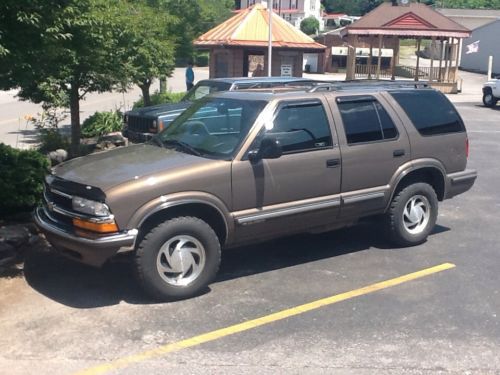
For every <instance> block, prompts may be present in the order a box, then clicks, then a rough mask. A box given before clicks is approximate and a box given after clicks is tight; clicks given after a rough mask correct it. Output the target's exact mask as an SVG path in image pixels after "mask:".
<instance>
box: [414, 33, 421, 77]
mask: <svg viewBox="0 0 500 375" xmlns="http://www.w3.org/2000/svg"><path fill="white" fill-rule="evenodd" d="M420 42H421V39H420V38H417V66H416V67H415V81H418V71H419V69H420Z"/></svg>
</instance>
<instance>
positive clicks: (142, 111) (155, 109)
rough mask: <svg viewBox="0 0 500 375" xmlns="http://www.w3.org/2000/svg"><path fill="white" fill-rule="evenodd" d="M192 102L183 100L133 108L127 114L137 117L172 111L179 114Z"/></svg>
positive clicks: (157, 115) (154, 116)
mask: <svg viewBox="0 0 500 375" xmlns="http://www.w3.org/2000/svg"><path fill="white" fill-rule="evenodd" d="M190 105H191V102H189V101H182V102H179V103H167V104H158V105H154V106H151V107H142V108H137V109H133V110H131V111H128V112H127V113H126V115H127V116H137V117H152V118H157V117H160V116H162V115H166V114H169V113H170V112H172V111H175V112H178V113H179V114H180V113H181V112H182V111H183V110H184V109H186V108H187V107H189V106H190Z"/></svg>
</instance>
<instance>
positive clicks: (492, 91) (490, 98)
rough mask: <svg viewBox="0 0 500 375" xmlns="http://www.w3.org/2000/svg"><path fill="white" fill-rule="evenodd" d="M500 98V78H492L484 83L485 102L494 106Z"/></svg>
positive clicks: (486, 104) (487, 105)
mask: <svg viewBox="0 0 500 375" xmlns="http://www.w3.org/2000/svg"><path fill="white" fill-rule="evenodd" d="M499 100H500V79H499V78H497V79H491V80H489V81H488V82H486V83H485V84H484V85H483V104H484V105H485V106H486V107H491V108H492V107H494V106H496V105H497V103H498V101H499Z"/></svg>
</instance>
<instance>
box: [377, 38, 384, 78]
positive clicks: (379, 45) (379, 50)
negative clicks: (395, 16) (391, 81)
mask: <svg viewBox="0 0 500 375" xmlns="http://www.w3.org/2000/svg"><path fill="white" fill-rule="evenodd" d="M382 38H383V36H382V35H380V34H379V36H378V59H377V79H380V63H381V62H382Z"/></svg>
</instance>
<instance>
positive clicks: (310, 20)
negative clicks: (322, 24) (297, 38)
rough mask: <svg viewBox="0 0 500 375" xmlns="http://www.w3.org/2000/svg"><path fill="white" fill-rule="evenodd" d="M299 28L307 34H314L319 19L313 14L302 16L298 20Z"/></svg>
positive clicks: (317, 28) (317, 27)
mask: <svg viewBox="0 0 500 375" xmlns="http://www.w3.org/2000/svg"><path fill="white" fill-rule="evenodd" d="M300 30H301V31H302V32H303V33H304V34H307V35H313V34H316V33H317V31H318V30H319V21H318V19H317V18H316V17H314V16H309V17H307V18H304V19H303V20H302V21H301V22H300Z"/></svg>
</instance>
